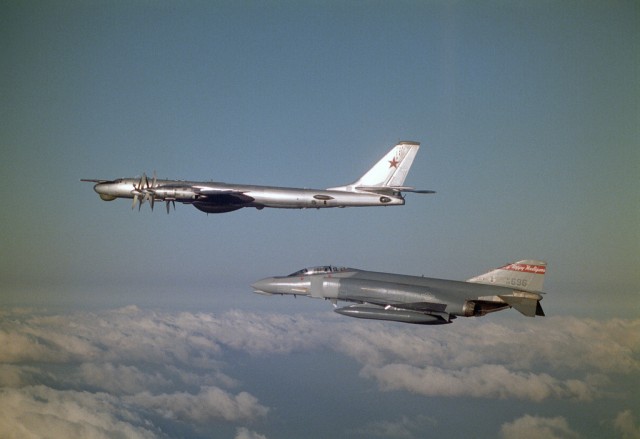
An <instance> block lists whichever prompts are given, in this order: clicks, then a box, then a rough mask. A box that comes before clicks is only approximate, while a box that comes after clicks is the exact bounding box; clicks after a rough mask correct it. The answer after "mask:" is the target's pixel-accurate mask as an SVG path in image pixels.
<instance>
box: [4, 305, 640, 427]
mask: <svg viewBox="0 0 640 439" xmlns="http://www.w3.org/2000/svg"><path fill="white" fill-rule="evenodd" d="M0 317H1V319H0V404H1V405H2V406H3V407H8V409H7V410H4V411H3V412H2V413H1V414H0V436H1V437H39V436H41V435H42V433H43V432H44V431H47V432H48V433H49V434H53V435H54V437H87V438H92V437H141V438H145V437H163V436H171V433H170V432H171V428H172V427H171V426H173V425H179V426H182V427H180V428H184V426H185V425H186V426H189V428H191V429H193V431H196V432H197V431H204V430H206V429H208V428H211V427H212V426H220V425H225V426H227V427H228V428H230V429H231V430H230V431H235V434H236V437H243V438H244V437H247V438H259V437H266V436H264V435H263V434H261V433H260V432H259V431H254V430H255V428H253V427H251V428H252V429H249V428H248V426H251V425H252V424H253V425H257V424H260V423H264V422H268V419H269V416H270V412H271V409H272V408H270V407H267V406H266V405H265V404H264V403H262V402H261V401H260V400H259V399H258V398H257V397H256V396H254V395H253V394H252V392H251V389H244V388H243V384H242V380H241V379H240V377H234V376H230V372H229V371H230V370H233V364H232V362H233V360H232V358H233V355H234V352H235V353H236V354H242V355H249V356H250V357H253V358H256V361H264V360H265V359H268V358H273V357H274V356H282V355H286V354H291V353H295V352H312V351H320V350H329V351H334V352H337V353H339V354H341V355H344V356H346V357H349V358H352V359H354V360H355V361H356V362H357V363H358V364H360V375H361V377H363V378H364V379H365V380H368V381H369V382H371V383H372V384H375V386H376V387H377V389H378V390H379V391H388V390H395V391H406V392H410V393H414V394H417V395H421V396H424V397H451V398H456V397H461V398H490V399H497V400H500V399H502V400H510V399H511V400H515V401H531V402H534V403H536V402H540V401H545V400H556V401H557V400H573V401H576V402H588V401H594V400H598V399H601V398H609V397H612V396H615V398H616V399H622V400H625V399H628V398H632V396H630V395H628V394H625V392H624V390H620V389H616V388H615V386H611V380H612V377H620V376H622V377H627V376H637V374H638V372H640V355H638V353H639V352H640V320H618V319H613V320H607V321H596V320H585V319H576V318H572V317H565V318H560V317H553V318H546V319H519V320H513V321H508V320H507V321H506V323H503V324H498V323H495V322H493V321H491V320H489V319H488V318H485V319H464V320H461V321H460V322H456V323H455V324H453V325H449V326H447V327H446V328H437V327H435V328H433V327H420V326H413V325H403V324H389V323H380V322H372V321H367V322H361V321H357V320H353V319H348V318H345V317H341V316H334V315H331V314H329V315H323V316H322V317H316V316H311V317H309V316H301V315H295V316H289V315H282V314H265V315H263V314H256V313H249V312H242V311H230V312H227V313H224V314H221V315H212V314H204V313H201V314H199V313H195V314H194V313H159V312H154V311H149V310H141V309H139V308H137V307H127V308H122V309H117V310H111V311H104V312H99V313H89V312H79V313H73V314H66V315H47V314H42V313H37V312H23V311H4V312H3V313H2V315H0ZM612 392H613V393H612ZM436 422H437V421H436V420H434V419H432V418H431V417H421V418H418V419H409V418H403V419H402V420H401V421H398V420H397V419H396V420H389V421H378V423H377V424H373V427H374V429H373V430H370V431H378V430H381V431H387V432H388V433H389V434H390V435H391V433H393V435H394V436H396V437H411V435H412V434H413V433H412V429H413V430H417V427H415V426H416V425H424V424H430V423H433V424H435V423H436ZM615 422H616V423H615V428H617V429H618V430H619V431H620V432H630V433H628V434H631V436H629V437H633V436H632V435H633V434H634V433H635V432H637V426H636V424H635V423H634V419H633V413H631V412H630V411H628V412H627V411H625V412H621V413H620V414H619V416H618V418H617V419H616V420H615ZM531 424H535V425H537V426H538V429H537V431H544V432H547V433H548V434H549V435H551V436H547V437H554V436H553V435H556V436H560V437H572V436H571V435H572V434H574V432H573V431H572V429H571V427H570V426H569V425H568V424H567V421H566V420H565V419H564V418H558V417H552V418H544V417H535V416H529V415H526V416H524V417H522V418H519V419H516V420H514V421H512V422H510V423H505V424H504V425H503V426H502V430H501V433H502V435H503V436H504V437H514V435H515V433H514V431H515V432H517V431H521V430H523V429H525V430H526V429H527V428H526V425H531ZM167 426H169V427H167ZM523 426H525V427H523ZM612 427H613V420H612ZM176 428H177V427H176ZM367 428H371V426H365V427H362V429H361V430H359V431H360V432H362V431H368V430H367ZM634 429H635V430H634ZM258 430H259V429H258ZM372 434H373V433H372ZM625 434H627V433H625Z"/></svg>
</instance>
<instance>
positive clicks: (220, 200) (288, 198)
mask: <svg viewBox="0 0 640 439" xmlns="http://www.w3.org/2000/svg"><path fill="white" fill-rule="evenodd" d="M419 148H420V144H419V143H418V142H410V141H402V142H399V143H398V144H397V145H395V146H394V147H393V148H392V149H391V150H390V151H389V152H387V154H385V155H384V156H383V157H382V158H381V159H380V160H379V161H378V162H377V163H376V164H375V165H374V166H373V167H372V168H371V169H369V171H367V172H366V173H365V174H364V175H363V176H362V177H360V178H359V179H358V180H356V181H355V182H353V183H351V184H348V185H345V186H337V187H331V188H328V189H301V188H290V187H276V186H257V185H243V184H229V183H215V182H203V181H183V180H162V179H158V178H156V176H155V172H154V175H153V177H152V178H148V177H147V176H146V175H143V176H142V177H140V178H137V177H136V178H119V179H116V180H96V179H83V180H82V181H88V182H92V183H95V185H94V187H93V189H94V190H95V191H96V192H97V193H98V195H99V196H100V198H101V199H102V200H104V201H112V200H115V199H117V198H129V199H133V204H132V205H131V208H134V207H135V206H136V205H137V206H138V209H140V207H141V206H142V204H143V203H144V202H146V201H148V202H149V204H150V205H151V209H152V210H153V207H154V205H155V203H156V202H164V203H166V208H167V213H169V210H170V206H171V205H173V206H174V208H175V203H176V202H178V203H183V204H191V205H193V206H194V207H195V208H196V209H198V210H201V211H203V212H206V213H224V212H231V211H234V210H238V209H241V208H243V207H255V208H256V209H264V208H265V207H271V208H280V209H306V208H316V209H320V208H329V207H359V206H401V205H404V203H405V199H404V196H403V192H414V193H421V194H432V193H434V192H433V191H429V190H416V189H414V188H412V187H409V186H404V180H405V178H406V177H407V174H408V172H409V169H410V168H411V165H412V164H413V160H414V158H415V157H416V154H417V153H418V149H419Z"/></svg>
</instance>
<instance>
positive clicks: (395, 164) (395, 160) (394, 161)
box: [389, 157, 399, 169]
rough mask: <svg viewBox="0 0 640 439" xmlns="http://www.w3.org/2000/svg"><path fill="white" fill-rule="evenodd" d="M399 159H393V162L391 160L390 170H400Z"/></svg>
mask: <svg viewBox="0 0 640 439" xmlns="http://www.w3.org/2000/svg"><path fill="white" fill-rule="evenodd" d="M398 163H399V162H398V159H397V158H395V157H394V158H393V160H389V167H390V168H396V169H397V168H398Z"/></svg>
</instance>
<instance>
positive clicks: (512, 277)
mask: <svg viewBox="0 0 640 439" xmlns="http://www.w3.org/2000/svg"><path fill="white" fill-rule="evenodd" d="M546 271H547V263H546V262H544V261H536V260H531V259H525V260H522V261H518V262H514V263H512V264H507V265H505V266H503V267H500V268H496V269H495V270H491V271H489V272H487V273H485V274H481V275H480V276H476V277H472V278H471V279H469V280H467V282H474V283H479V284H488V285H498V286H502V287H509V288H512V289H513V292H512V293H511V294H501V295H499V296H498V297H499V298H500V299H502V301H504V302H505V303H506V304H507V305H509V306H511V307H513V308H515V309H516V310H517V311H519V312H520V313H521V314H524V315H525V316H529V317H534V316H544V311H543V310H542V307H541V306H540V300H541V299H542V296H541V295H540V294H539V293H542V285H543V283H544V275H545V273H546Z"/></svg>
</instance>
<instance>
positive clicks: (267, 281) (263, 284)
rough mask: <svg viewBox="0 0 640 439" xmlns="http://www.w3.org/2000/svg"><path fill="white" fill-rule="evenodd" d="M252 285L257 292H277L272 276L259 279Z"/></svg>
mask: <svg viewBox="0 0 640 439" xmlns="http://www.w3.org/2000/svg"><path fill="white" fill-rule="evenodd" d="M251 287H252V288H253V289H254V290H255V292H256V293H262V294H273V293H275V292H276V288H275V285H274V282H273V279H272V278H270V277H267V278H264V279H260V280H259V281H256V282H254V283H252V284H251Z"/></svg>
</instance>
